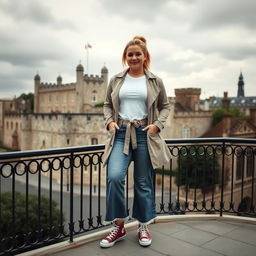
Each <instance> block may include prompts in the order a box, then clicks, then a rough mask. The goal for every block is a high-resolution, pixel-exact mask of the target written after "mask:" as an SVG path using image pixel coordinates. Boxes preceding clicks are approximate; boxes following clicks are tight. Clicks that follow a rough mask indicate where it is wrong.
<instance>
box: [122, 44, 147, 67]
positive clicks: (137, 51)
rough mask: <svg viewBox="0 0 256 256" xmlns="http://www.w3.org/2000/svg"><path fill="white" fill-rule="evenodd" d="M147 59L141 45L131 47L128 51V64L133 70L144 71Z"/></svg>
mask: <svg viewBox="0 0 256 256" xmlns="http://www.w3.org/2000/svg"><path fill="white" fill-rule="evenodd" d="M145 60H146V57H145V55H144V53H143V51H142V49H141V47H140V46H139V45H131V46H129V47H128V48H127V51H126V62H127V64H128V66H129V67H130V69H131V70H143V69H144V67H143V64H144V61H145Z"/></svg>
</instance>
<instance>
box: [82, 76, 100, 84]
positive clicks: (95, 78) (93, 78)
mask: <svg viewBox="0 0 256 256" xmlns="http://www.w3.org/2000/svg"><path fill="white" fill-rule="evenodd" d="M84 81H86V82H92V83H103V82H104V77H103V76H98V75H89V76H88V75H87V74H85V75H84Z"/></svg>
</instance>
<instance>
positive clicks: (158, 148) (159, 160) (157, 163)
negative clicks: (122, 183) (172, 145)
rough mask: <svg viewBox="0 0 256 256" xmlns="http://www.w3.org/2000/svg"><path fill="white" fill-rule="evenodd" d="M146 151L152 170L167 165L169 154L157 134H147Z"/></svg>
mask: <svg viewBox="0 0 256 256" xmlns="http://www.w3.org/2000/svg"><path fill="white" fill-rule="evenodd" d="M147 138H148V151H149V155H150V159H151V163H152V165H153V168H154V169H156V168H159V167H162V166H163V165H165V164H167V163H169V161H170V158H171V154H170V151H169V149H168V147H167V145H166V143H165V141H164V140H163V139H162V138H161V137H160V134H159V133H149V132H148V133H147Z"/></svg>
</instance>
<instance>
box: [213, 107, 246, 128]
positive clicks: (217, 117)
mask: <svg viewBox="0 0 256 256" xmlns="http://www.w3.org/2000/svg"><path fill="white" fill-rule="evenodd" d="M226 115H229V116H232V117H241V116H242V113H241V112H240V110H239V109H238V108H227V107H220V108H217V109H216V110H215V111H213V113H212V117H213V119H212V125H216V124H218V123H219V122H220V121H221V120H222V119H223V117H224V116H226Z"/></svg>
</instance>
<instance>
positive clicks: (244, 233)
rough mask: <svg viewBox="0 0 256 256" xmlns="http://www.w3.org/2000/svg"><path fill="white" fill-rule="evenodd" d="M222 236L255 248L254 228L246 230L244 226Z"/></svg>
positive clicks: (255, 232) (255, 233)
mask: <svg viewBox="0 0 256 256" xmlns="http://www.w3.org/2000/svg"><path fill="white" fill-rule="evenodd" d="M224 236H225V237H229V238H232V239H234V240H238V241H241V242H244V243H248V244H251V245H254V246H256V226H255V227H254V229H252V227H249V228H248V227H246V225H244V226H243V227H241V228H238V229H236V230H233V231H231V232H229V233H227V234H225V235H224ZM255 254H256V248H255Z"/></svg>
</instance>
